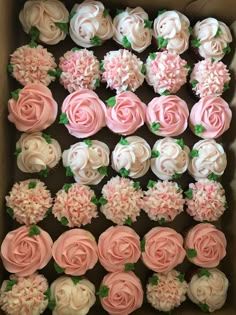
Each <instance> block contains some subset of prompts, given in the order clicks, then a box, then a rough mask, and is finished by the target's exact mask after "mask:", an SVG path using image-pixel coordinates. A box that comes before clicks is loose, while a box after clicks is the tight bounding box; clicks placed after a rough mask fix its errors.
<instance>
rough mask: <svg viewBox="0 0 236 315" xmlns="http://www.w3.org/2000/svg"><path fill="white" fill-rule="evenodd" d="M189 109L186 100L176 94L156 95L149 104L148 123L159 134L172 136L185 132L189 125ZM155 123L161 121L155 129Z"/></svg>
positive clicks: (151, 129) (152, 130)
mask: <svg viewBox="0 0 236 315" xmlns="http://www.w3.org/2000/svg"><path fill="white" fill-rule="evenodd" d="M188 116H189V110H188V106H187V104H186V102H185V101H184V100H183V99H181V98H180V97H178V96H176V95H168V96H164V95H163V96H160V97H155V98H153V99H152V100H151V102H150V103H149V104H148V106H147V111H146V124H147V127H148V128H149V130H150V131H151V132H152V133H154V134H155V135H157V136H163V137H172V136H178V135H180V134H181V133H183V132H184V130H185V129H186V128H187V126H188ZM153 123H159V124H160V127H159V128H158V129H157V130H155V129H153V128H152V124H153Z"/></svg>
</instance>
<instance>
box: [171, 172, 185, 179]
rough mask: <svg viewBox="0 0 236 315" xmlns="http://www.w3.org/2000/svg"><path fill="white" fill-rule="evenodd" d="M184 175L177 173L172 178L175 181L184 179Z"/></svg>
mask: <svg viewBox="0 0 236 315" xmlns="http://www.w3.org/2000/svg"><path fill="white" fill-rule="evenodd" d="M182 175H183V174H181V173H175V174H174V175H172V178H173V179H179V178H181V177H182Z"/></svg>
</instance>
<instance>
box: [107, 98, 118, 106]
mask: <svg viewBox="0 0 236 315" xmlns="http://www.w3.org/2000/svg"><path fill="white" fill-rule="evenodd" d="M106 103H107V105H108V106H110V107H114V106H115V105H116V97H115V96H112V97H110V98H109V99H108V100H106Z"/></svg>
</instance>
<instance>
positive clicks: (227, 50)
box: [223, 44, 231, 54]
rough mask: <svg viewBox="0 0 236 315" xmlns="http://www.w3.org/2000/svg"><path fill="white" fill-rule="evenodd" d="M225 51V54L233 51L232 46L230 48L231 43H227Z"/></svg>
mask: <svg viewBox="0 0 236 315" xmlns="http://www.w3.org/2000/svg"><path fill="white" fill-rule="evenodd" d="M223 52H224V53H225V54H229V53H230V52H231V48H230V46H229V44H227V46H226V47H225V48H224V49H223Z"/></svg>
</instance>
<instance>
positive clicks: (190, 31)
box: [188, 26, 193, 35]
mask: <svg viewBox="0 0 236 315" xmlns="http://www.w3.org/2000/svg"><path fill="white" fill-rule="evenodd" d="M188 31H189V34H190V35H192V34H193V28H192V27H191V26H189V28H188Z"/></svg>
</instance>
